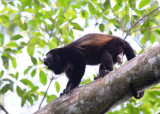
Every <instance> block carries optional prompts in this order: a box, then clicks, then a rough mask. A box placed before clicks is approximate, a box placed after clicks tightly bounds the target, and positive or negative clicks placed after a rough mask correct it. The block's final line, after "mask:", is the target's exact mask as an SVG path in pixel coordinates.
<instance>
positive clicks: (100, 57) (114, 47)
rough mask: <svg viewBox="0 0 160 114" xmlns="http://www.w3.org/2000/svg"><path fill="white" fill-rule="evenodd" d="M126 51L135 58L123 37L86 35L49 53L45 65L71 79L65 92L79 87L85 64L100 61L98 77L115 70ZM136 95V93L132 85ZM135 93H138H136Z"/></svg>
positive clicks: (98, 62) (129, 56)
mask: <svg viewBox="0 0 160 114" xmlns="http://www.w3.org/2000/svg"><path fill="white" fill-rule="evenodd" d="M121 53H123V54H126V56H127V59H128V60H130V59H132V58H134V57H135V54H134V51H133V49H132V47H131V46H130V45H129V44H128V43H127V42H126V41H124V40H123V39H120V38H118V37H116V36H111V35H105V34H96V33H93V34H87V35H85V36H83V37H81V38H80V39H78V40H76V41H74V42H72V43H70V44H68V45H67V46H65V47H62V48H56V49H52V50H50V51H49V52H48V53H47V55H46V56H47V58H46V59H44V64H45V65H46V66H48V69H50V70H52V71H53V72H54V73H55V74H60V73H62V72H65V73H66V75H67V77H68V78H69V81H68V83H67V86H66V89H64V91H63V93H62V94H61V95H63V94H65V93H68V92H69V91H70V90H71V89H73V88H75V87H77V86H78V85H79V83H80V81H81V79H82V77H83V75H84V72H85V66H86V65H97V64H100V68H99V75H98V77H97V78H100V77H104V76H105V75H106V74H107V73H108V72H110V71H112V70H113V65H114V64H115V63H116V62H117V57H118V55H119V54H121ZM132 89H133V90H132V92H134V96H136V95H137V93H136V92H135V89H134V88H132ZM135 94H136V95H135Z"/></svg>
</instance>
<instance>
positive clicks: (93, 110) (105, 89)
mask: <svg viewBox="0 0 160 114" xmlns="http://www.w3.org/2000/svg"><path fill="white" fill-rule="evenodd" d="M131 81H132V82H133V83H134V85H135V87H136V88H137V90H143V89H146V88H148V87H150V86H153V85H156V84H158V83H160V45H158V46H156V47H154V48H152V49H150V50H148V51H146V52H144V53H142V54H141V55H139V56H137V57H135V58H134V59H132V60H130V61H129V62H127V63H126V64H124V65H121V66H120V67H119V68H118V69H116V70H114V71H113V72H110V73H109V74H108V75H106V76H105V77H104V78H101V79H98V80H96V81H93V82H91V83H89V84H86V85H83V86H81V87H77V88H76V89H74V90H73V91H71V93H70V94H67V95H63V96H62V97H60V98H58V99H57V100H54V101H52V102H51V103H49V104H47V105H46V106H44V107H43V108H41V109H40V110H38V111H37V112H35V114H53V113H54V114H64V113H65V114H99V113H104V112H108V111H109V110H110V109H112V108H114V107H115V106H117V105H119V104H121V103H124V102H125V101H128V100H129V99H130V98H131V97H132V94H131V91H130V88H129V84H130V82H131ZM157 102H158V101H157Z"/></svg>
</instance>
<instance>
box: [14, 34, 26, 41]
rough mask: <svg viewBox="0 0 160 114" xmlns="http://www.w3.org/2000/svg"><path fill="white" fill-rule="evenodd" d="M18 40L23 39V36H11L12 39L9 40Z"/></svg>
mask: <svg viewBox="0 0 160 114" xmlns="http://www.w3.org/2000/svg"><path fill="white" fill-rule="evenodd" d="M20 38H23V36H22V35H20V34H18V35H15V36H12V37H11V40H18V39H20Z"/></svg>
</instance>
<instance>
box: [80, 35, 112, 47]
mask: <svg viewBox="0 0 160 114" xmlns="http://www.w3.org/2000/svg"><path fill="white" fill-rule="evenodd" d="M85 37H88V40H86V41H84V42H82V43H81V44H80V45H79V46H78V47H79V48H80V49H82V48H83V47H86V46H89V47H92V46H94V47H97V48H100V47H103V45H105V44H106V43H107V42H109V41H110V40H112V39H113V36H111V35H105V34H91V35H88V36H85ZM93 39H94V40H93Z"/></svg>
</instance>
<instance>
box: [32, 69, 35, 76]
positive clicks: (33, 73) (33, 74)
mask: <svg viewBox="0 0 160 114" xmlns="http://www.w3.org/2000/svg"><path fill="white" fill-rule="evenodd" d="M35 75H36V70H35V69H34V70H33V71H32V72H31V76H32V77H34V76H35Z"/></svg>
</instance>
